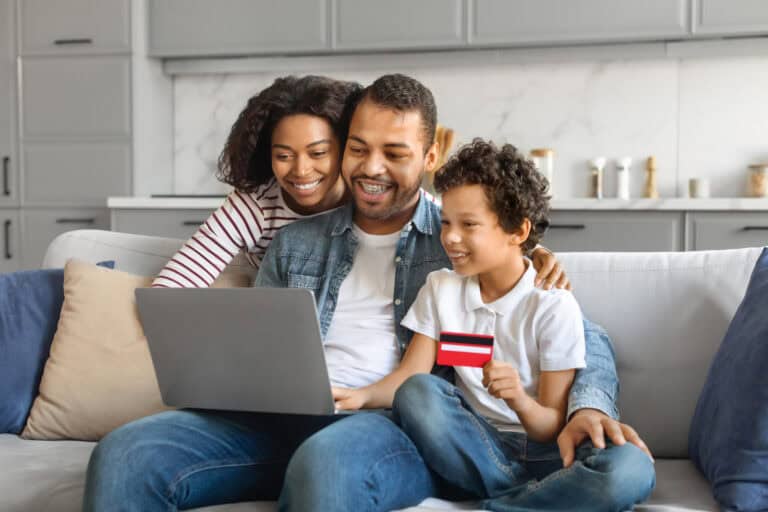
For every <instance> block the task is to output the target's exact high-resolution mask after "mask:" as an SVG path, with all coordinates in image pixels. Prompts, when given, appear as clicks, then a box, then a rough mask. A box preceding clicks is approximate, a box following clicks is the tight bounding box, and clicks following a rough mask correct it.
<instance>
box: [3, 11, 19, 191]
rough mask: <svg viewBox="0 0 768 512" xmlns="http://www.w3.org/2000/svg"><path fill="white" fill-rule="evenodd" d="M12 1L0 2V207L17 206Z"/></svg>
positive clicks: (14, 60) (14, 61)
mask: <svg viewBox="0 0 768 512" xmlns="http://www.w3.org/2000/svg"><path fill="white" fill-rule="evenodd" d="M13 5H14V4H13V0H0V206H14V205H16V204H18V194H17V192H16V191H17V190H18V185H17V184H18V182H19V180H18V173H17V170H16V169H17V168H18V165H16V163H17V161H18V160H17V159H16V151H15V146H16V114H15V111H16V108H15V105H16V93H15V91H16V66H15V64H16V59H15V55H14V54H15V51H14V48H15V46H14V37H13V34H14V30H13V27H14V24H13V20H14V17H13Z"/></svg>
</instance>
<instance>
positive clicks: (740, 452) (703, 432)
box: [688, 248, 768, 511]
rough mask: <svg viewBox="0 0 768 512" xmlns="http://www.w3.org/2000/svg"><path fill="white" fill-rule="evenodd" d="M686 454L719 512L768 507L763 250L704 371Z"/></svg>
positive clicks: (767, 263) (766, 256) (767, 278)
mask: <svg viewBox="0 0 768 512" xmlns="http://www.w3.org/2000/svg"><path fill="white" fill-rule="evenodd" d="M688 452H689V454H690V456H691V459H693V461H694V462H695V463H696V465H697V466H698V467H699V469H701V471H702V472H703V473H704V475H705V476H706V477H707V479H708V480H709V481H710V483H711V484H712V490H713V494H714V496H715V499H716V500H717V501H718V502H719V503H720V505H721V506H722V507H723V509H724V510H739V511H757V510H768V248H766V249H763V252H762V254H761V255H760V258H758V260H757V265H755V269H754V270H753V271H752V277H751V278H750V280H749V286H748V287H747V293H746V295H744V299H743V300H742V302H741V304H740V305H739V308H738V309H737V310H736V314H735V315H734V317H733V320H731V324H730V326H729V327H728V331H727V332H726V333H725V338H724V339H723V343H722V344H721V345H720V349H719V350H718V352H717V354H716V355H715V358H714V360H713V362H712V366H711V367H710V369H709V375H707V380H706V382H705V384H704V389H703V390H702V392H701V396H700V397H699V402H698V404H697V405H696V411H695V413H694V415H693V420H692V422H691V429H690V434H689V436H688Z"/></svg>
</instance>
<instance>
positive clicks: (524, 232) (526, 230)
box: [510, 217, 533, 245]
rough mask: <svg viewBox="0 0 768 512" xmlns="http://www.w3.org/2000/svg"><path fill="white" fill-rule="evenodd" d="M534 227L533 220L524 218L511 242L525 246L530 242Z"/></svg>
mask: <svg viewBox="0 0 768 512" xmlns="http://www.w3.org/2000/svg"><path fill="white" fill-rule="evenodd" d="M532 227H533V226H532V224H531V219H529V218H528V217H526V218H524V219H523V222H521V223H520V226H519V227H518V228H517V229H516V230H515V231H514V233H513V234H512V238H511V239H510V242H511V243H512V244H514V245H523V244H524V243H525V241H526V240H528V237H529V236H530V234H531V228H532Z"/></svg>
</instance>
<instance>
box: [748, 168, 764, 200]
mask: <svg viewBox="0 0 768 512" xmlns="http://www.w3.org/2000/svg"><path fill="white" fill-rule="evenodd" d="M748 189H749V195H750V196H751V197H768V162H764V163H762V164H754V165H750V166H749V184H748Z"/></svg>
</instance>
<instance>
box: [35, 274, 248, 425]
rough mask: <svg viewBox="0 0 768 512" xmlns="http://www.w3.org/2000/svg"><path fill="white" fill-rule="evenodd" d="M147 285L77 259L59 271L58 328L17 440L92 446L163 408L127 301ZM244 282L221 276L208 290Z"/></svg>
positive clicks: (148, 281) (245, 282) (241, 277)
mask: <svg viewBox="0 0 768 512" xmlns="http://www.w3.org/2000/svg"><path fill="white" fill-rule="evenodd" d="M151 282H152V278H151V277H141V276H136V275H133V274H129V273H126V272H119V271H116V270H108V269H104V268H99V267H96V266H95V265H92V264H90V263H85V262H81V261H77V260H70V261H69V262H68V263H67V264H66V266H65V268H64V303H63V306H62V308H61V316H60V319H59V325H58V329H57V331H56V334H55V336H54V339H53V343H52V344H51V351H50V357H49V358H48V361H47V362H46V364H45V369H44V371H43V377H42V381H41V383H40V394H39V396H38V397H37V399H35V402H34V405H33V406H32V411H31V412H30V414H29V418H28V420H27V425H26V427H25V429H24V431H23V433H22V436H23V437H25V438H29V439H80V440H97V439H100V438H101V437H102V436H104V435H106V434H107V433H108V432H110V431H111V430H113V429H114V428H116V427H118V426H120V425H122V424H124V423H126V422H128V421H131V420H134V419H137V418H140V417H142V416H146V415H148V414H152V413H154V412H158V411H161V410H163V409H164V408H165V407H164V405H163V403H162V400H161V398H160V391H159V389H158V385H157V380H156V378H155V373H154V369H153V367H152V361H151V358H150V355H149V350H148V348H147V342H146V338H145V337H144V332H143V330H142V328H141V324H140V323H139V319H138V315H137V312H136V305H135V298H134V291H135V289H136V288H137V287H146V286H149V285H150V284H151ZM249 283H250V279H249V278H248V276H244V275H242V274H237V273H226V272H225V273H224V274H222V276H221V277H220V278H219V279H218V280H217V281H216V283H214V286H219V287H228V286H248V285H249Z"/></svg>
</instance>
